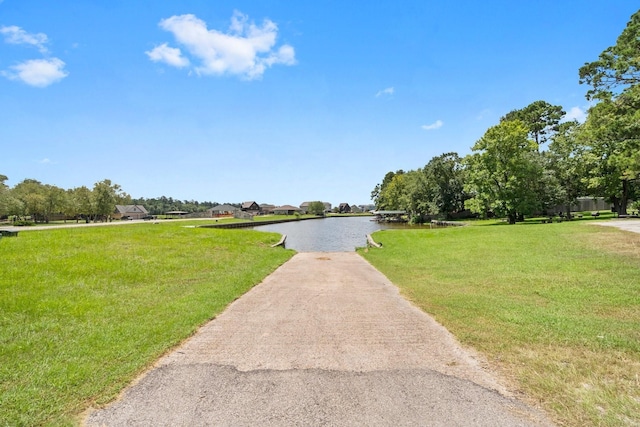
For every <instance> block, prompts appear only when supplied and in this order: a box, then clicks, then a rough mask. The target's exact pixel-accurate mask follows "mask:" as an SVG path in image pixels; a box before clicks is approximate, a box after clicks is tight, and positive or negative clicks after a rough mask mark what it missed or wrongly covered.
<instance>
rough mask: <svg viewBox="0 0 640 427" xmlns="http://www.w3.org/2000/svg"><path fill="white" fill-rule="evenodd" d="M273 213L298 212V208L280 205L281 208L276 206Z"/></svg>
mask: <svg viewBox="0 0 640 427" xmlns="http://www.w3.org/2000/svg"><path fill="white" fill-rule="evenodd" d="M273 210H274V211H299V210H300V208H296V207H295V206H291V205H282V206H278V207H277V208H274V209H273Z"/></svg>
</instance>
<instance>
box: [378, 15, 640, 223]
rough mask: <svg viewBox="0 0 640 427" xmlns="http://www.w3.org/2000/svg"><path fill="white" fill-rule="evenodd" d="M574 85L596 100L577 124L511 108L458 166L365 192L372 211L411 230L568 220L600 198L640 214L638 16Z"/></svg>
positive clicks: (443, 161) (446, 164) (390, 178)
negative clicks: (467, 221)
mask: <svg viewBox="0 0 640 427" xmlns="http://www.w3.org/2000/svg"><path fill="white" fill-rule="evenodd" d="M579 78H580V80H579V81H580V83H581V84H587V85H589V86H590V89H589V90H588V92H587V94H586V98H587V100H590V101H592V102H594V104H593V105H592V106H591V107H590V108H589V110H588V111H587V118H586V120H585V121H584V123H579V122H577V121H575V120H573V121H563V118H564V117H565V116H566V113H565V111H563V110H562V107H560V106H557V105H552V104H550V103H548V102H546V101H542V100H540V101H535V102H533V103H531V104H529V105H527V106H525V107H524V108H521V109H516V110H513V111H511V112H509V113H508V114H506V115H505V116H503V117H502V118H501V119H500V121H499V123H498V124H496V125H495V126H492V127H491V128H489V129H488V130H487V131H486V132H485V134H484V135H483V136H482V137H481V138H480V139H479V140H478V141H476V143H475V144H474V145H473V146H472V147H471V154H469V155H467V156H465V157H464V158H461V157H460V156H459V155H458V154H457V153H445V154H442V155H440V156H437V157H434V158H433V159H431V160H430V161H429V163H427V164H426V165H425V166H424V167H423V168H422V169H418V170H412V171H408V172H405V171H403V170H398V171H396V172H388V173H387V174H386V175H385V176H384V178H383V180H382V182H381V183H380V184H377V185H376V187H375V188H374V189H373V191H372V193H371V197H372V200H373V201H374V202H375V204H376V207H377V209H380V210H405V211H407V212H408V213H409V215H410V218H411V220H412V221H413V222H422V221H425V220H426V219H428V218H432V217H438V218H447V219H451V218H453V217H455V216H457V215H461V214H462V213H464V212H471V213H473V214H475V215H479V216H483V217H486V216H490V215H495V216H499V217H503V218H508V221H509V223H511V224H513V223H515V222H516V221H517V220H519V219H523V218H524V216H526V215H534V214H546V213H549V212H550V211H551V210H553V209H554V208H555V207H556V206H564V207H565V208H566V214H567V215H569V216H570V209H571V205H572V204H573V203H574V202H575V201H576V199H577V198H578V197H580V196H592V197H604V199H605V200H606V201H607V202H608V203H611V204H612V206H613V210H614V211H615V212H616V213H618V214H619V215H623V214H627V209H628V207H629V205H630V202H631V201H633V200H636V202H635V203H636V205H634V208H635V209H637V208H640V205H638V204H639V202H638V201H637V198H638V195H639V193H640V11H638V12H636V13H634V14H633V15H632V16H631V19H630V21H629V23H628V24H627V26H626V28H625V29H624V30H623V32H622V34H621V35H620V36H619V37H618V39H617V42H616V44H615V45H614V46H611V47H609V48H607V49H605V50H604V51H603V52H602V53H601V54H600V56H599V58H598V59H597V60H596V61H593V62H590V63H585V65H584V66H583V67H581V68H580V69H579Z"/></svg>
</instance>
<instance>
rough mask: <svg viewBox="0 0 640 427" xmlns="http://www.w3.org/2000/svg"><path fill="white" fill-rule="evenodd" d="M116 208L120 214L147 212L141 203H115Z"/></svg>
mask: <svg viewBox="0 0 640 427" xmlns="http://www.w3.org/2000/svg"><path fill="white" fill-rule="evenodd" d="M116 210H117V211H118V213H121V214H132V213H142V214H147V213H149V212H148V211H147V209H146V208H145V207H144V206H142V205H116Z"/></svg>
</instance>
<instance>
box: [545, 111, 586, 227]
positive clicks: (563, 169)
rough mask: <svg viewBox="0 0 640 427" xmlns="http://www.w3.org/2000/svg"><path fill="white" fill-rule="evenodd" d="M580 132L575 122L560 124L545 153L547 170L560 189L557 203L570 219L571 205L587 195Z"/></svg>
mask: <svg viewBox="0 0 640 427" xmlns="http://www.w3.org/2000/svg"><path fill="white" fill-rule="evenodd" d="M580 132H581V125H580V124H579V123H578V122H577V121H570V122H565V123H562V124H561V125H560V127H559V129H558V132H557V133H556V134H555V135H554V136H553V137H552V141H551V143H550V144H549V150H548V152H547V158H548V160H549V163H548V170H550V171H551V173H553V175H554V177H555V179H556V181H557V183H558V185H559V187H560V192H559V202H560V203H561V204H563V205H564V206H565V207H566V215H567V218H569V217H571V205H573V204H574V203H575V202H576V200H577V199H578V197H580V196H584V195H585V194H587V188H586V184H585V180H584V178H585V176H586V169H585V161H584V151H585V147H584V145H583V144H581V143H580V140H579V134H580Z"/></svg>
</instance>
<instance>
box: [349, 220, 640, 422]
mask: <svg viewBox="0 0 640 427" xmlns="http://www.w3.org/2000/svg"><path fill="white" fill-rule="evenodd" d="M374 238H375V239H376V241H381V242H383V244H384V249H380V250H369V251H364V250H363V251H362V252H361V253H362V255H363V256H365V258H367V259H368V260H369V261H370V262H371V263H372V264H373V265H375V266H376V267H377V268H378V269H380V270H381V271H382V272H383V273H384V274H386V275H387V277H388V278H389V279H390V280H391V281H393V282H394V283H395V284H397V285H398V286H399V287H400V288H401V289H402V292H403V293H404V295H405V296H407V297H408V298H409V299H410V300H412V301H414V302H415V303H416V304H417V305H418V306H420V307H421V308H422V309H424V310H425V311H426V312H428V313H430V314H432V315H433V316H434V317H435V318H436V319H437V320H438V321H440V322H441V323H442V324H443V325H444V326H446V327H447V328H448V329H449V330H450V331H451V332H453V333H454V334H455V335H456V336H457V337H458V338H459V339H460V341H461V342H463V343H464V344H466V345H469V346H472V347H474V348H476V349H477V350H479V351H481V352H482V353H484V354H485V355H486V356H487V358H488V359H489V361H490V363H492V364H493V365H494V366H495V367H496V368H498V369H499V370H501V372H502V373H503V374H504V375H505V376H506V377H507V378H508V379H510V380H511V381H513V384H514V385H515V386H516V387H518V388H519V389H521V390H522V391H524V392H525V393H526V394H527V395H529V396H531V397H532V398H534V399H536V400H537V401H538V402H539V403H540V404H541V405H542V406H543V407H544V408H546V409H547V410H548V411H549V413H550V414H551V415H552V417H554V418H555V419H556V420H557V421H560V422H561V423H562V424H564V425H573V426H583V425H611V426H614V425H637V424H639V423H640V377H639V376H640V235H638V234H633V233H626V232H622V231H619V230H616V229H610V228H609V227H598V226H593V225H588V224H586V223H576V222H565V223H562V224H546V225H542V224H536V225H526V224H522V225H514V226H509V225H485V226H469V227H452V228H446V229H438V230H393V231H382V232H378V233H376V234H375V235H374Z"/></svg>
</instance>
